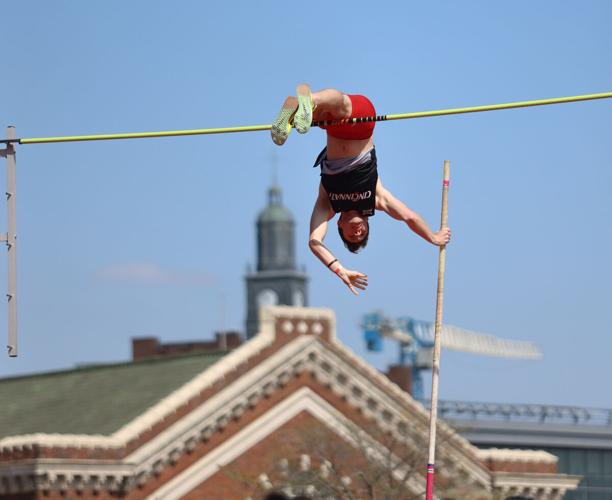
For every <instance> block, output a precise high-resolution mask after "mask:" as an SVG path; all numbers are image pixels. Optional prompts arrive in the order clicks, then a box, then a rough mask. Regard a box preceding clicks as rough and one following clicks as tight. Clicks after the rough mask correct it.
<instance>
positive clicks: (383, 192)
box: [376, 179, 451, 246]
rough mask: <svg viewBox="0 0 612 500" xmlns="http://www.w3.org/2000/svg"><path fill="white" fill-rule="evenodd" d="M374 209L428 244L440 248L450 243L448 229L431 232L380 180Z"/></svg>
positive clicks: (418, 216) (420, 218)
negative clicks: (401, 222)
mask: <svg viewBox="0 0 612 500" xmlns="http://www.w3.org/2000/svg"><path fill="white" fill-rule="evenodd" d="M376 208H377V210H381V211H383V212H385V213H386V214H388V215H389V216H390V217H392V218H394V219H395V220H401V221H403V222H405V223H406V224H407V225H408V227H409V228H410V229H412V231H414V232H415V233H416V234H418V235H419V236H420V237H421V238H423V239H424V240H426V241H429V243H432V244H434V245H437V246H442V245H446V244H447V243H448V242H449V241H450V237H451V231H450V229H449V228H447V227H446V228H443V229H441V230H440V231H438V232H434V231H432V230H431V229H430V228H429V226H428V225H427V223H426V222H425V221H424V220H423V218H422V217H421V216H420V215H419V214H417V213H416V212H415V211H414V210H411V209H410V208H408V207H407V206H406V205H405V204H404V203H403V202H401V201H400V200H398V199H397V198H396V197H395V196H393V195H392V194H391V193H390V192H389V191H388V190H387V189H386V188H384V187H383V185H382V184H381V182H380V179H379V180H378V183H377V185H376Z"/></svg>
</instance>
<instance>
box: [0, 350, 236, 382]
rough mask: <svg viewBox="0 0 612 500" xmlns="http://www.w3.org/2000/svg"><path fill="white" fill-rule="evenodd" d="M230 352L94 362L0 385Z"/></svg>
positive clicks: (3, 379)
mask: <svg viewBox="0 0 612 500" xmlns="http://www.w3.org/2000/svg"><path fill="white" fill-rule="evenodd" d="M230 352H231V351H221V350H217V351H207V352H196V353H186V354H175V355H164V356H155V357H150V358H146V359H139V360H127V361H116V362H109V363H104V362H94V363H91V364H88V363H84V364H81V365H79V364H77V365H76V366H74V367H72V368H60V369H58V370H54V371H48V372H39V373H26V374H21V375H13V376H11V375H9V376H7V377H0V384H2V383H4V382H13V381H15V380H26V379H34V378H42V377H55V376H60V375H67V374H71V373H82V372H91V371H95V370H103V369H112V368H121V367H129V366H134V365H147V364H157V363H159V364H161V363H164V362H170V361H177V360H178V359H187V358H196V357H217V356H218V357H222V356H225V355H226V354H229V353H230Z"/></svg>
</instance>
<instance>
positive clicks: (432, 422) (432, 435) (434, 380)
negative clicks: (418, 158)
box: [425, 160, 450, 500]
mask: <svg viewBox="0 0 612 500" xmlns="http://www.w3.org/2000/svg"><path fill="white" fill-rule="evenodd" d="M449 181H450V161H448V160H444V180H443V182H442V217H441V221H440V229H443V228H445V227H446V225H447V222H448V185H449ZM445 267H446V245H444V246H441V247H440V254H439V256H438V294H437V301H436V323H435V337H434V352H433V370H432V375H431V409H430V415H429V455H428V457H427V483H426V484H427V487H426V488H427V489H426V492H425V500H433V490H434V462H435V456H436V425H437V423H438V422H437V421H438V381H439V378H440V350H441V345H440V344H441V338H440V335H441V331H442V305H443V298H444V269H445Z"/></svg>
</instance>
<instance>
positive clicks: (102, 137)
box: [0, 92, 612, 144]
mask: <svg viewBox="0 0 612 500" xmlns="http://www.w3.org/2000/svg"><path fill="white" fill-rule="evenodd" d="M609 98H612V92H603V93H600V94H585V95H575V96H569V97H554V98H552V99H539V100H535V101H520V102H508V103H504V104H490V105H486V106H473V107H469V108H454V109H438V110H434V111H418V112H416V113H404V114H398V115H379V116H368V117H364V118H349V119H347V120H341V121H322V122H315V123H313V124H312V125H313V126H315V127H316V126H321V125H324V126H329V125H339V124H341V123H362V122H380V121H387V120H408V119H413V118H427V117H431V116H443V115H458V114H465V113H479V112H483V111H497V110H502V109H512V108H527V107H531V106H545V105H548V104H563V103H568V102H577V101H591V100H594V99H609ZM271 127H272V125H251V126H245V127H225V128H204V129H194V130H168V131H164V132H133V133H127V134H98V135H73V136H65V137H30V138H23V139H3V140H0V142H4V143H6V142H18V143H19V144H45V143H53V142H78V141H110V140H116V139H146V138H153V137H176V136H183V135H207V134H230V133H236V132H257V131H261V130H270V128H271Z"/></svg>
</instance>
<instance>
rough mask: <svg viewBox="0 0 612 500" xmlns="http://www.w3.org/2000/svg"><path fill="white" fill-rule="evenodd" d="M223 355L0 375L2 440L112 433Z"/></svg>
mask: <svg viewBox="0 0 612 500" xmlns="http://www.w3.org/2000/svg"><path fill="white" fill-rule="evenodd" d="M224 354H225V353H212V354H211V353H206V354H199V355H193V356H182V357H173V358H159V359H152V360H146V361H138V362H133V363H132V362H130V363H120V364H107V365H97V366H90V367H85V368H76V369H73V370H65V371H59V372H51V373H43V374H36V375H30V376H23V377H15V378H6V379H0V401H2V411H1V412H0V439H1V438H3V437H7V436H15V435H23V434H40V433H42V434H97V435H100V434H101V435H108V434H112V433H113V432H114V431H116V430H118V429H119V428H120V427H122V426H123V425H125V424H127V423H128V422H130V421H131V420H133V419H135V418H136V417H137V416H138V415H141V414H142V413H144V412H145V411H146V410H147V409H149V408H150V407H152V406H153V405H155V404H156V403H157V402H159V401H160V400H162V399H163V398H164V397H166V396H167V395H168V394H170V393H172V392H173V391H175V390H176V389H178V388H179V387H181V386H182V385H184V384H185V383H186V382H187V381H189V380H191V379H192V378H193V377H195V376H196V375H197V374H198V373H200V372H202V371H204V370H206V368H207V367H209V366H210V365H212V364H213V363H215V362H216V361H217V360H219V359H220V358H222V357H223V356H224Z"/></svg>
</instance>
